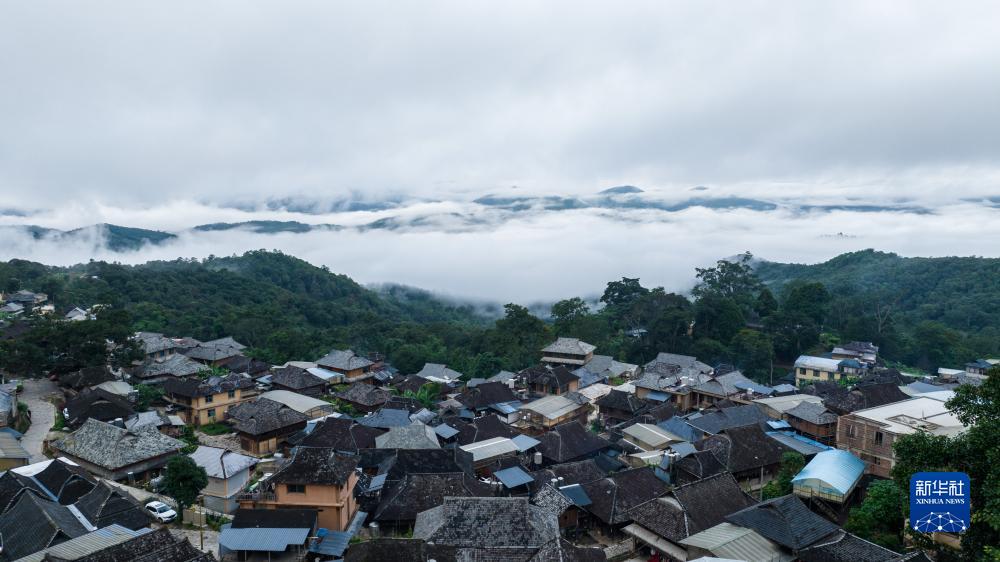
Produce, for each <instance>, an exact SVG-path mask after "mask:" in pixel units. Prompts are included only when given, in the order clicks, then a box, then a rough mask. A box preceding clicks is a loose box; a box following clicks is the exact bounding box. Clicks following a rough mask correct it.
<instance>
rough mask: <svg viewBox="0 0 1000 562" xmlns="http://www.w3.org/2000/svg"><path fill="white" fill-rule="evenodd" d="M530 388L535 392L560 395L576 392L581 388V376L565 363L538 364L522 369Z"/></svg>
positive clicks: (522, 374)
mask: <svg viewBox="0 0 1000 562" xmlns="http://www.w3.org/2000/svg"><path fill="white" fill-rule="evenodd" d="M520 375H521V376H522V377H523V378H524V380H525V381H526V383H527V386H528V390H529V391H530V392H532V393H534V394H542V395H559V394H566V393H567V392H576V391H577V390H579V388H580V377H578V376H576V375H574V374H573V371H570V370H569V369H567V368H566V367H565V366H563V365H556V366H554V367H553V366H549V365H537V366H535V367H529V368H527V369H525V370H523V371H521V373H520Z"/></svg>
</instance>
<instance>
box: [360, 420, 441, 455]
mask: <svg viewBox="0 0 1000 562" xmlns="http://www.w3.org/2000/svg"><path fill="white" fill-rule="evenodd" d="M375 447H376V448H378V449H438V448H440V447H441V444H440V443H438V439H437V434H436V433H434V428H432V427H431V426H429V425H425V424H422V423H420V422H416V423H413V424H410V425H405V426H402V427H393V428H391V429H389V431H387V432H386V433H383V434H382V435H379V436H378V437H376V438H375Z"/></svg>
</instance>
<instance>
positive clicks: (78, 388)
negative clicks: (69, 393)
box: [59, 365, 119, 392]
mask: <svg viewBox="0 0 1000 562" xmlns="http://www.w3.org/2000/svg"><path fill="white" fill-rule="evenodd" d="M111 381H115V382H119V381H118V379H117V377H115V375H114V373H112V372H111V369H109V368H108V367H107V366H106V365H101V366H98V367H84V368H83V369H80V370H79V371H72V372H69V373H64V374H61V375H59V386H61V387H63V388H64V389H70V390H73V391H75V392H82V391H83V390H84V389H87V388H90V387H93V386H97V385H99V384H102V383H105V382H111Z"/></svg>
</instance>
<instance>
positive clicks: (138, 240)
mask: <svg viewBox="0 0 1000 562" xmlns="http://www.w3.org/2000/svg"><path fill="white" fill-rule="evenodd" d="M3 228H4V229H7V230H13V231H15V232H23V233H26V234H28V235H29V236H31V237H32V238H34V239H35V240H41V239H50V240H66V241H69V240H71V239H74V238H75V239H80V240H82V239H88V238H90V239H93V240H94V241H95V243H97V242H100V243H101V244H102V245H103V246H104V247H106V248H107V249H109V250H112V251H115V252H125V251H132V250H138V249H139V248H141V247H143V246H144V245H146V244H154V245H155V244H162V243H164V242H167V241H170V240H173V239H175V238H177V235H176V234H172V233H170V232H163V231H160V230H147V229H145V228H133V227H129V226H119V225H116V224H107V223H102V224H95V225H91V226H85V227H82V228H75V229H73V230H58V229H55V228H46V227H43V226H37V225H33V224H29V225H18V226H7V227H3Z"/></svg>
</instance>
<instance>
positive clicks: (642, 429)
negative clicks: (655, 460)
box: [622, 423, 684, 447]
mask: <svg viewBox="0 0 1000 562" xmlns="http://www.w3.org/2000/svg"><path fill="white" fill-rule="evenodd" d="M622 433H624V434H625V435H628V436H631V437H633V438H635V439H638V440H639V441H642V442H643V443H646V444H649V445H652V446H653V447H664V446H666V445H667V444H669V443H670V442H672V441H673V442H678V441H683V440H684V439H681V438H680V437H678V436H676V435H674V434H673V433H670V432H669V431H667V430H666V429H663V428H662V427H657V426H655V425H653V424H648V423H637V424H633V425H630V426H628V427H626V428H625V429H624V430H623V431H622Z"/></svg>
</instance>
